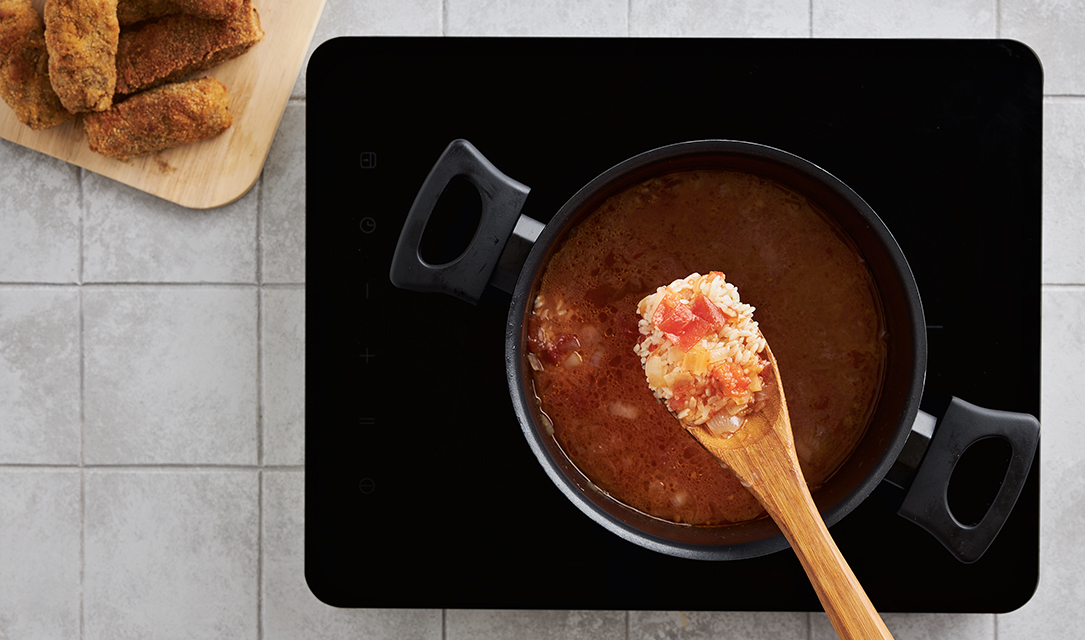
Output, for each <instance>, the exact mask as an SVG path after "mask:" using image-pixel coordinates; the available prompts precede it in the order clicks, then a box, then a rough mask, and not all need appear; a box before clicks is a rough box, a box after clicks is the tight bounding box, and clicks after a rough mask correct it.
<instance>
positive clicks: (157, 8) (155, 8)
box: [117, 0, 241, 27]
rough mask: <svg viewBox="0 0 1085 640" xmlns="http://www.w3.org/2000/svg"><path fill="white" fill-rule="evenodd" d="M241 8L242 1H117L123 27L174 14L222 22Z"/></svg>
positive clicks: (119, 17)
mask: <svg viewBox="0 0 1085 640" xmlns="http://www.w3.org/2000/svg"><path fill="white" fill-rule="evenodd" d="M240 7H241V0H117V20H119V21H120V23H121V26H122V27H123V26H126V25H132V24H135V23H137V22H142V21H144V20H149V19H151V18H161V17H162V16H168V15H170V14H173V13H188V14H191V15H194V16H198V17H200V18H209V19H211V20H222V19H224V18H228V17H229V16H231V15H233V14H234V13H236V12H237V10H238V9H239V8H240Z"/></svg>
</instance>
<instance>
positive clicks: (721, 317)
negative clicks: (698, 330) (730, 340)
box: [689, 293, 735, 327]
mask: <svg viewBox="0 0 1085 640" xmlns="http://www.w3.org/2000/svg"><path fill="white" fill-rule="evenodd" d="M689 307H690V311H692V312H693V315H695V316H697V317H698V318H700V319H702V320H704V321H705V322H708V323H709V324H711V325H712V326H713V327H722V326H723V325H725V324H727V318H728V317H731V318H733V317H735V313H734V312H733V311H731V315H730V316H728V315H727V312H725V311H723V310H721V309H720V308H719V307H717V306H716V305H715V304H714V303H712V302H711V301H709V299H708V298H706V297H704V296H703V295H701V294H699V293H698V294H697V295H696V296H694V297H693V303H692V304H691V305H690V306H689ZM728 311H730V309H728Z"/></svg>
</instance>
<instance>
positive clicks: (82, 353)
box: [75, 167, 87, 640]
mask: <svg viewBox="0 0 1085 640" xmlns="http://www.w3.org/2000/svg"><path fill="white" fill-rule="evenodd" d="M85 171H86V169H83V168H82V167H80V169H79V171H78V174H77V175H78V186H79V252H78V256H77V259H78V264H77V265H76V276H75V278H76V300H77V302H78V309H79V311H78V320H79V638H80V640H82V639H83V638H85V637H86V624H87V623H86V603H85V597H84V594H85V592H86V569H87V474H86V472H85V470H84V468H83V464H84V462H85V461H86V460H85V456H86V453H85V449H86V428H87V394H86V388H87V352H86V337H85V334H86V316H85V314H84V309H83V269H84V262H85V261H86V256H85V246H86V221H87V215H86V214H87V207H86V191H85V189H84V184H83V183H84V177H85V175H86V174H85Z"/></svg>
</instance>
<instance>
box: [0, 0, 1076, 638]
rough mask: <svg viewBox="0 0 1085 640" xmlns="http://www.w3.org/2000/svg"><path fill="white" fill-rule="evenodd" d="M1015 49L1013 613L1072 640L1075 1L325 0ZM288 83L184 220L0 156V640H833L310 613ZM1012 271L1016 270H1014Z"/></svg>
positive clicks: (522, 20) (662, 627)
mask: <svg viewBox="0 0 1085 640" xmlns="http://www.w3.org/2000/svg"><path fill="white" fill-rule="evenodd" d="M540 34H543V35H605V36H643V35H652V36H656V35H666V36H753V37H778V36H784V37H810V36H813V37H963V38H993V37H1003V38H1014V39H1019V40H1022V41H1024V42H1025V43H1027V44H1028V45H1030V46H1031V47H1033V48H1034V49H1035V50H1036V51H1037V52H1038V54H1039V56H1040V58H1041V60H1042V61H1043V64H1044V69H1045V96H1046V97H1045V101H1044V113H1045V123H1044V193H1043V196H1044V237H1043V240H1044V262H1043V292H1044V293H1043V315H1044V321H1043V332H1044V334H1043V338H1044V341H1043V353H1042V358H1043V372H1044V375H1043V395H1042V407H1041V411H1042V418H1043V424H1044V439H1043V443H1042V455H1043V470H1042V477H1043V486H1042V489H1041V495H1042V505H1041V510H1042V520H1041V562H1042V577H1041V581H1040V586H1039V589H1038V591H1037V593H1036V596H1035V597H1034V598H1033V599H1032V600H1031V601H1030V602H1029V603H1028V604H1027V605H1025V606H1024V607H1023V608H1022V609H1020V610H1019V611H1016V612H1013V613H1010V614H1005V615H998V616H994V615H888V616H887V623H888V625H889V627H890V629H891V630H892V631H893V633H894V634H895V636H896V637H897V638H898V639H908V638H916V639H919V638H950V637H952V638H962V639H966V640H971V639H975V640H1017V639H1020V640H1034V639H1036V638H1045V639H1046V638H1079V637H1082V635H1083V633H1085V607H1082V606H1081V604H1082V602H1085V577H1083V576H1085V571H1083V569H1085V550H1083V548H1082V546H1081V545H1080V544H1079V543H1078V542H1079V539H1080V531H1082V530H1085V435H1083V434H1085V430H1082V429H1080V426H1081V417H1080V416H1081V415H1082V410H1083V409H1085V406H1083V404H1085V403H1083V400H1085V391H1083V389H1085V366H1083V365H1082V364H1081V363H1082V361H1083V360H1085V251H1082V250H1081V247H1083V246H1085V215H1083V214H1082V209H1083V205H1085V4H1082V3H1080V2H1075V1H1072V0H907V1H906V0H766V1H758V2H755V1H753V0H737V1H728V2H724V1H722V0H718V1H692V0H685V1H682V0H666V1H664V0H533V1H531V2H528V1H526V0H356V1H353V2H351V1H348V0H328V3H327V6H326V8H325V11H324V16H323V18H322V20H321V23H320V26H319V28H318V30H317V35H316V39H315V41H314V46H315V45H316V44H319V43H320V42H322V41H324V40H327V39H330V38H333V37H336V36H339V35H427V36H441V35H540ZM304 115H305V76H304V73H302V75H301V77H299V78H298V81H297V84H296V86H295V89H294V96H293V99H292V100H291V102H290V104H289V106H288V107H287V111H286V114H285V116H284V118H283V122H282V125H281V126H280V130H279V133H278V136H277V138H276V140H275V144H274V147H273V148H272V151H271V154H270V157H269V159H268V162H267V165H266V167H265V169H264V173H263V176H262V179H261V180H260V182H259V183H258V184H257V185H256V187H255V188H254V189H253V190H252V191H251V192H250V193H249V194H248V195H246V196H245V197H244V198H242V199H241V200H239V201H238V202H236V203H234V204H231V205H229V206H227V207H223V208H221V209H217V210H214V211H205V212H200V211H191V210H186V209H182V208H179V207H175V206H173V205H170V204H168V203H165V202H163V201H161V200H158V199H156V198H153V197H151V196H147V195H145V194H143V193H141V192H138V191H135V190H133V189H130V188H128V187H125V186H122V185H119V184H117V183H115V182H113V181H111V180H108V179H104V178H101V177H99V176H97V175H94V174H92V173H88V172H85V171H81V170H79V169H77V168H74V167H72V166H69V165H67V164H64V163H62V162H58V161H56V160H53V159H51V158H48V157H46V156H43V155H40V154H37V153H35V152H31V151H27V150H26V149H23V148H21V147H18V146H16V145H14V144H11V143H9V142H6V141H0V639H3V640H44V639H64V640H68V639H71V640H78V639H85V640H99V639H102V640H105V639H109V640H118V639H127V638H133V639H135V638H138V639H141V640H143V639H149V638H171V639H172V638H178V639H181V638H185V639H198V640H206V639H208V638H230V639H235V638H236V639H245V638H249V639H266V640H273V639H274V640H278V639H283V640H287V639H290V640H295V639H308V638H313V639H316V638H319V639H335V638H365V639H380V638H388V639H393V638H394V639H400V638H419V639H424V640H438V639H446V640H476V639H477V640H490V639H498V638H525V637H526V638H542V639H548V638H572V639H578V638H583V639H588V638H591V639H593V640H594V639H603V640H611V639H613V640H642V639H643V640H647V639H649V638H653V639H655V638H660V639H662V638H683V639H690V640H695V639H701V638H704V639H707V638H765V639H768V638H773V639H776V638H804V639H823V638H824V639H828V638H831V637H834V634H833V632H832V629H831V628H830V626H829V625H828V623H827V621H826V619H825V617H824V616H823V615H821V614H813V615H808V614H805V613H782V614H771V613H720V614H706V613H697V612H628V613H627V612H620V611H619V612H578V611H499V612H495V611H456V610H449V611H441V610H421V611H389V610H340V609H333V608H330V607H327V606H325V605H323V604H322V603H320V602H319V601H318V600H316V598H314V597H313V596H312V595H311V594H310V593H309V591H308V589H307V587H306V585H305V582H304V579H303V577H302V566H303V558H302V534H303V521H302V517H303V515H302V487H303V478H304V476H303V469H302V463H303V448H302V447H303V433H304V424H303V397H302V394H301V383H302V379H303V378H302V371H303V370H302V355H303V352H304V342H303V337H304V336H303V326H304V325H303V321H304V296H305V271H304V254H305V229H304V201H303V197H304V195H303V194H304V181H305V176H304V163H303V160H304V148H305V139H304ZM1007 267H1008V268H1012V260H1011V261H1009V262H1008V265H1007Z"/></svg>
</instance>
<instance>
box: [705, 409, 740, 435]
mask: <svg viewBox="0 0 1085 640" xmlns="http://www.w3.org/2000/svg"><path fill="white" fill-rule="evenodd" d="M742 422H743V419H742V418H740V417H738V416H732V415H728V413H727V412H726V411H720V412H719V413H717V414H716V415H714V416H712V417H711V418H709V419H708V422H706V423H704V426H705V427H707V428H708V430H709V431H711V432H712V433H713V434H715V435H717V436H722V435H724V434H727V433H734V432H736V431H738V430H739V428H740V427H741V426H742Z"/></svg>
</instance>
